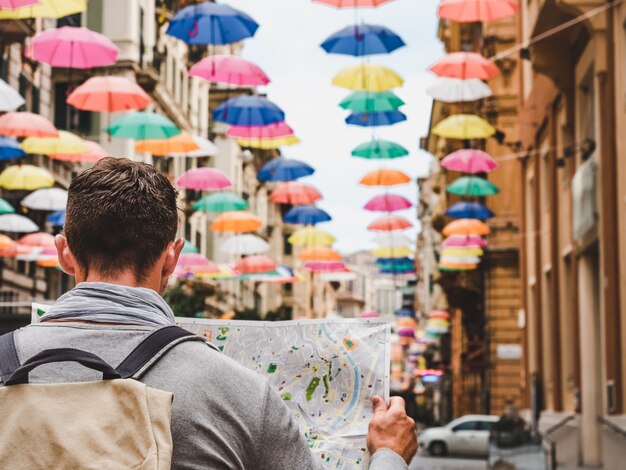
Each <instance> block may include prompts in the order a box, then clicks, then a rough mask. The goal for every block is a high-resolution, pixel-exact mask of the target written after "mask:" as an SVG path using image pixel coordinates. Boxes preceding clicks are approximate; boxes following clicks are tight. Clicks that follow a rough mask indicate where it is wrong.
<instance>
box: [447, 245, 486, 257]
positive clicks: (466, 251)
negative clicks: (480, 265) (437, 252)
mask: <svg viewBox="0 0 626 470" xmlns="http://www.w3.org/2000/svg"><path fill="white" fill-rule="evenodd" d="M483 254H484V252H483V249H482V248H481V247H479V246H474V247H451V248H445V247H444V248H442V250H441V256H482V255H483Z"/></svg>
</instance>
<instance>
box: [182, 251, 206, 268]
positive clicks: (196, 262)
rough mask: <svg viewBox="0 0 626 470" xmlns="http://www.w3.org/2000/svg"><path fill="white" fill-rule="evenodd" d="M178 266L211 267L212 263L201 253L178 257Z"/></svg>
mask: <svg viewBox="0 0 626 470" xmlns="http://www.w3.org/2000/svg"><path fill="white" fill-rule="evenodd" d="M177 264H178V265H180V266H184V267H186V266H210V265H211V261H209V260H208V259H206V258H205V257H204V256H202V255H201V254H199V253H182V254H181V255H180V256H179V257H178V263H177Z"/></svg>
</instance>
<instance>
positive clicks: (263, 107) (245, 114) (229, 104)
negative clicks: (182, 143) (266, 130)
mask: <svg viewBox="0 0 626 470" xmlns="http://www.w3.org/2000/svg"><path fill="white" fill-rule="evenodd" d="M213 118H214V119H215V120H216V121H219V122H225V123H227V124H232V125H233V126H266V125H268V124H273V123H276V122H281V121H284V120H285V113H284V112H283V110H282V109H280V108H279V107H278V106H276V105H275V104H274V103H272V102H271V101H270V100H268V99H267V98H263V97H262V96H254V95H252V96H246V95H244V96H237V97H236V98H231V99H229V100H227V101H225V102H223V103H222V104H221V105H219V106H218V107H217V108H215V111H213Z"/></svg>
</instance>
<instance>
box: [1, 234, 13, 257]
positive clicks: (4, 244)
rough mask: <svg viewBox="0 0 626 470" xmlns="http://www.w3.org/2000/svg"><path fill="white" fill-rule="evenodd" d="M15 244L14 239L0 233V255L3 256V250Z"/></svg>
mask: <svg viewBox="0 0 626 470" xmlns="http://www.w3.org/2000/svg"><path fill="white" fill-rule="evenodd" d="M13 246H15V241H14V240H13V239H11V238H10V237H8V236H7V235H4V234H0V256H4V251H5V250H6V249H7V248H11V247H13Z"/></svg>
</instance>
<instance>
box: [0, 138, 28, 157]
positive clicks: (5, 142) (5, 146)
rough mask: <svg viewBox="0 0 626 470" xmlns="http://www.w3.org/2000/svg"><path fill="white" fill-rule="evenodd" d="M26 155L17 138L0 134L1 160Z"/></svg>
mask: <svg viewBox="0 0 626 470" xmlns="http://www.w3.org/2000/svg"><path fill="white" fill-rule="evenodd" d="M24 155H25V153H24V151H23V150H22V149H21V148H20V144H19V142H18V141H17V140H15V139H12V138H10V137H2V136H0V160H10V159H12V158H21V157H23V156H24Z"/></svg>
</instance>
